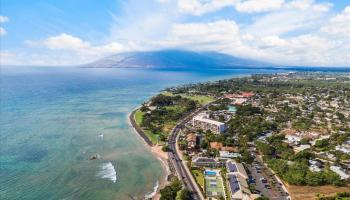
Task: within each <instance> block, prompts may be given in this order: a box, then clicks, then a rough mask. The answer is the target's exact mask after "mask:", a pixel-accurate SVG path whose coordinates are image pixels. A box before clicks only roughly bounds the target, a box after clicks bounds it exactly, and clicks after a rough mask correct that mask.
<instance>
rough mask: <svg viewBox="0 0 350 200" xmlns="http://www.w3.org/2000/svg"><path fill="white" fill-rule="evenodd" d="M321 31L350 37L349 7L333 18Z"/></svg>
mask: <svg viewBox="0 0 350 200" xmlns="http://www.w3.org/2000/svg"><path fill="white" fill-rule="evenodd" d="M321 30H322V31H323V32H325V33H329V34H332V35H337V36H346V37H350V6H348V7H346V8H345V9H344V10H343V11H342V12H341V13H340V14H338V15H336V16H335V17H333V18H332V19H331V20H330V21H329V23H327V24H326V25H325V26H323V27H322V28H321Z"/></svg>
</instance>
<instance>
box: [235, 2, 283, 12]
mask: <svg viewBox="0 0 350 200" xmlns="http://www.w3.org/2000/svg"><path fill="white" fill-rule="evenodd" d="M283 3H284V0H244V1H241V2H239V3H237V4H236V5H235V7H236V10H237V11H239V12H247V13H253V12H267V11H272V10H277V9H280V8H281V7H282V5H283Z"/></svg>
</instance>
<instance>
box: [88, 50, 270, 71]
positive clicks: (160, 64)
mask: <svg viewBox="0 0 350 200" xmlns="http://www.w3.org/2000/svg"><path fill="white" fill-rule="evenodd" d="M268 66H275V65H272V64H268V63H265V62H260V61H256V60H250V59H243V58H238V57H234V56H230V55H227V54H223V53H218V52H209V51H207V52H194V51H184V50H160V51H139V52H125V53H119V54H115V55H112V56H108V57H105V58H102V59H100V60H97V61H95V62H92V63H89V64H87V65H84V66H83V67H94V68H157V69H163V68H164V69H203V68H208V69H210V68H237V67H268Z"/></svg>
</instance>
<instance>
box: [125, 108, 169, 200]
mask: <svg viewBox="0 0 350 200" xmlns="http://www.w3.org/2000/svg"><path fill="white" fill-rule="evenodd" d="M137 109H138V108H136V109H135V110H134V111H133V112H131V113H129V117H128V122H129V124H130V126H132V127H133V129H134V131H135V133H137V135H139V136H140V137H141V139H142V140H143V142H144V143H145V146H146V147H147V149H148V150H149V151H150V152H151V153H152V154H153V155H154V156H155V157H156V158H157V159H159V161H160V162H161V163H162V166H163V168H164V172H165V174H164V177H163V178H162V179H161V180H159V187H158V188H157V191H156V193H155V194H154V195H153V197H152V199H154V200H159V199H160V192H159V191H160V189H161V188H163V187H165V186H166V185H167V184H168V181H167V177H168V176H169V175H170V173H171V172H170V169H169V166H168V153H167V152H164V151H163V150H162V147H163V146H161V145H151V144H150V143H149V141H146V140H145V137H144V136H143V135H142V133H140V132H139V131H138V129H140V128H139V127H138V128H137V127H135V126H137V125H136V123H135V118H134V112H135V111H136V110H137Z"/></svg>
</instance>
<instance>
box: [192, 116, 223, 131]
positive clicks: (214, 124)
mask: <svg viewBox="0 0 350 200" xmlns="http://www.w3.org/2000/svg"><path fill="white" fill-rule="evenodd" d="M192 125H193V127H196V128H201V129H203V130H205V131H206V130H210V131H211V132H213V133H215V134H220V133H223V132H224V131H225V130H226V125H225V123H223V122H218V121H215V120H212V119H209V118H208V116H206V115H204V114H200V115H197V116H195V117H194V118H193V119H192Z"/></svg>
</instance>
